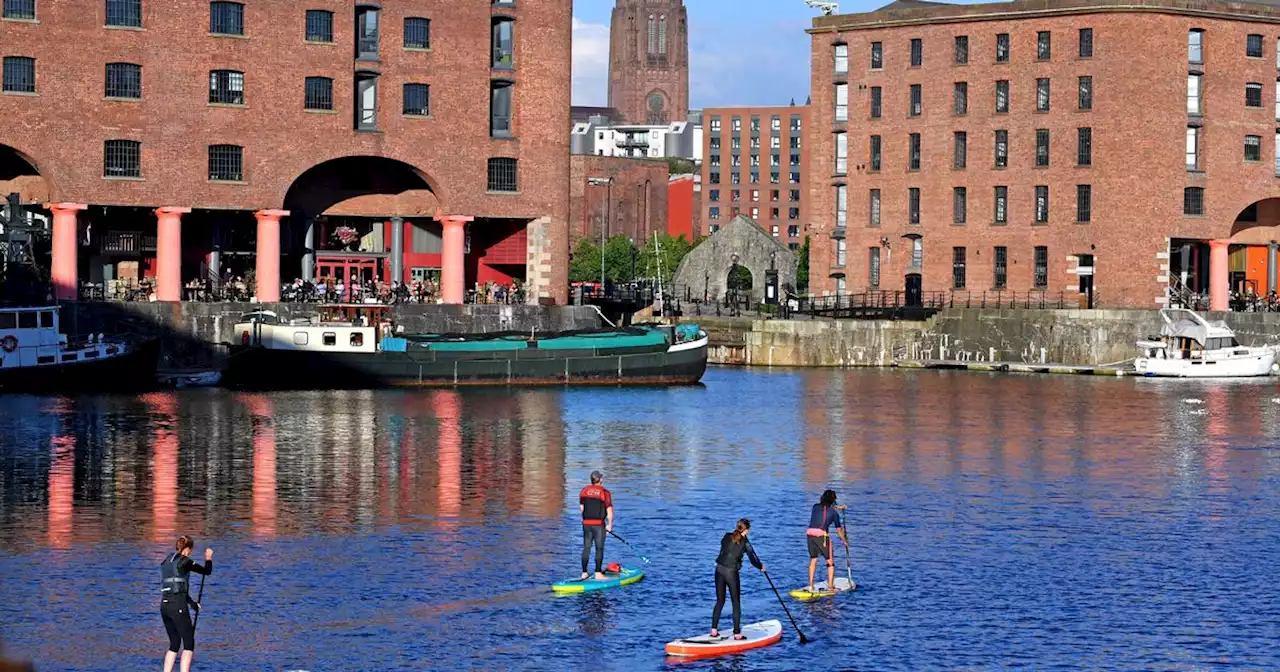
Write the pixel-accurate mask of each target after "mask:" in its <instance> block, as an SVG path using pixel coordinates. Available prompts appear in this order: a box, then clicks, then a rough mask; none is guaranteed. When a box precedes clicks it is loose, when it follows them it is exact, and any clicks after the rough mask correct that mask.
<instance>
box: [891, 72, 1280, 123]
mask: <svg viewBox="0 0 1280 672" xmlns="http://www.w3.org/2000/svg"><path fill="white" fill-rule="evenodd" d="M1277 87H1278V88H1277V90H1280V80H1277ZM1277 105H1280V103H1277ZM871 118H872V119H879V118H880V87H878V86H873V87H871Z"/></svg>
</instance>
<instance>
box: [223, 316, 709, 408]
mask: <svg viewBox="0 0 1280 672" xmlns="http://www.w3.org/2000/svg"><path fill="white" fill-rule="evenodd" d="M389 315H390V313H389V309H388V308H387V307H385V306H372V305H340V306H325V307H322V308H321V314H320V316H319V317H318V319H308V320H293V321H291V322H288V323H286V322H283V321H282V320H280V318H279V317H278V316H277V315H276V314H275V313H272V312H270V311H265V310H264V311H256V312H253V313H248V314H246V315H244V316H243V317H241V319H240V320H239V322H237V324H236V326H235V333H236V335H237V339H238V342H237V343H233V344H232V346H231V356H230V357H229V358H228V360H227V364H226V366H225V368H224V370H223V375H222V384H223V385H225V386H228V387H238V388H250V389H342V388H345V389H365V388H379V387H452V386H462V385H495V386H503V385H513V386H521V385H687V384H692V383H696V382H698V381H699V380H700V379H701V378H702V375H703V373H704V372H705V371H706V367H707V335H706V333H705V332H703V331H702V330H700V329H699V328H698V327H697V326H696V325H679V326H674V327H666V326H634V327H626V328H617V329H600V330H579V331H565V332H554V333H543V332H532V333H530V332H498V333H487V334H414V335H405V334H403V333H399V331H400V330H398V329H396V328H395V327H393V325H392V322H391V320H390V319H389Z"/></svg>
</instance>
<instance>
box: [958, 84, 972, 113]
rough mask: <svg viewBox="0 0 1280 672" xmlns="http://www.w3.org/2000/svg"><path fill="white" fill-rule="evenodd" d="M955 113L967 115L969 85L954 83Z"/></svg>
mask: <svg viewBox="0 0 1280 672" xmlns="http://www.w3.org/2000/svg"><path fill="white" fill-rule="evenodd" d="M955 113H956V114H968V113H969V83H968V82H956V86H955Z"/></svg>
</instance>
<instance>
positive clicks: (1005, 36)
mask: <svg viewBox="0 0 1280 672" xmlns="http://www.w3.org/2000/svg"><path fill="white" fill-rule="evenodd" d="M1008 62H1009V33H1000V34H998V35H996V63H1008Z"/></svg>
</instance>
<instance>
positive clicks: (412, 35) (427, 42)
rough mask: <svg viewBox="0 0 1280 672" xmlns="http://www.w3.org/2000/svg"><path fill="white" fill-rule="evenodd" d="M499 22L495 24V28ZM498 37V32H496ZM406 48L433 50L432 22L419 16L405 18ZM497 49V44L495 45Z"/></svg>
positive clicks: (495, 34)
mask: <svg viewBox="0 0 1280 672" xmlns="http://www.w3.org/2000/svg"><path fill="white" fill-rule="evenodd" d="M497 23H499V22H497V21H495V22H494V24H495V28H496V24H497ZM494 36H495V37H496V36H497V31H496V30H495V31H494ZM404 48H405V49H430V48H431V21H430V20H428V19H424V18H422V17H419V16H409V17H405V20H404ZM494 48H495V49H496V48H497V44H496V43H495V44H494Z"/></svg>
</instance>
